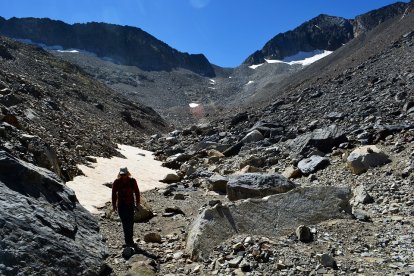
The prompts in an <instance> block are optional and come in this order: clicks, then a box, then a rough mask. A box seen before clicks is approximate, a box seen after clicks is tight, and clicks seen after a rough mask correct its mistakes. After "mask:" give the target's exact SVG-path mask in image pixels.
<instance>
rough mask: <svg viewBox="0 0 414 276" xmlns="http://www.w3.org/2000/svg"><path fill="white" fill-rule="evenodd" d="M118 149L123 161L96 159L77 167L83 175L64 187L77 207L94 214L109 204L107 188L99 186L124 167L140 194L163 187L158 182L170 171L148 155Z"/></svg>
mask: <svg viewBox="0 0 414 276" xmlns="http://www.w3.org/2000/svg"><path fill="white" fill-rule="evenodd" d="M118 147H119V149H118V151H119V152H120V153H121V154H122V155H123V156H125V158H120V157H112V158H103V157H96V160H97V163H93V164H90V165H88V166H86V165H79V166H78V167H79V169H80V170H81V171H82V172H83V173H84V174H85V175H80V176H76V177H75V178H74V179H73V181H69V182H66V185H67V186H68V187H69V188H71V189H72V190H74V191H75V193H76V197H77V198H78V200H79V202H80V204H81V205H82V206H83V207H85V208H86V209H87V210H88V211H90V212H92V213H98V210H97V207H102V206H104V205H105V203H106V202H108V201H111V189H109V188H108V187H106V186H104V185H103V184H104V183H112V182H113V181H114V180H115V179H116V177H117V174H118V172H119V168H121V167H128V170H129V171H130V172H131V174H132V177H135V178H136V179H137V182H138V187H139V190H140V191H141V192H145V191H148V190H151V189H155V188H157V187H159V188H164V187H166V185H165V184H163V183H161V182H159V180H161V179H162V178H163V177H164V176H165V175H167V174H169V173H173V172H174V171H173V170H170V169H167V168H165V167H163V166H162V163H161V162H160V161H157V160H155V159H154V157H153V155H152V152H149V151H145V150H142V149H139V148H135V147H131V146H126V145H118Z"/></svg>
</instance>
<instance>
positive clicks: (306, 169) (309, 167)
mask: <svg viewBox="0 0 414 276" xmlns="http://www.w3.org/2000/svg"><path fill="white" fill-rule="evenodd" d="M328 165H329V159H328V158H326V157H321V156H318V155H312V156H311V157H309V158H306V159H303V160H301V161H300V162H299V163H298V169H299V170H300V171H301V172H302V173H303V174H305V175H308V174H311V173H314V172H316V171H318V170H321V169H324V168H326V167H327V166H328Z"/></svg>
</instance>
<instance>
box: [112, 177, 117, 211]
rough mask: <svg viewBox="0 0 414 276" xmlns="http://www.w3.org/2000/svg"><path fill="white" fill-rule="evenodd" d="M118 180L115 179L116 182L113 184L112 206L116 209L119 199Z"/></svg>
mask: <svg viewBox="0 0 414 276" xmlns="http://www.w3.org/2000/svg"><path fill="white" fill-rule="evenodd" d="M117 184H118V181H116V180H115V181H114V183H113V184H112V208H113V209H114V211H116V207H117V200H118V196H117V193H118V185H117Z"/></svg>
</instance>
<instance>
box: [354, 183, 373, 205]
mask: <svg viewBox="0 0 414 276" xmlns="http://www.w3.org/2000/svg"><path fill="white" fill-rule="evenodd" d="M353 192H354V201H355V202H356V203H362V204H369V203H373V202H374V199H373V198H372V196H371V195H370V194H368V192H367V191H366V190H365V187H364V186H363V185H360V186H358V187H356V188H355V189H354V191H353Z"/></svg>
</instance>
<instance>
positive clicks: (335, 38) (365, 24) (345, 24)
mask: <svg viewBox="0 0 414 276" xmlns="http://www.w3.org/2000/svg"><path fill="white" fill-rule="evenodd" d="M407 6H408V4H407V3H402V2H398V3H395V4H392V5H389V6H386V7H383V8H381V9H377V10H374V11H371V12H368V13H365V14H363V15H360V16H357V17H356V18H355V19H345V18H342V17H337V16H330V15H326V14H320V15H319V16H317V17H315V18H313V19H311V20H309V21H307V22H305V23H303V24H302V25H300V26H299V27H297V28H295V29H294V30H292V31H288V32H285V33H280V34H278V35H276V36H275V37H274V38H272V39H271V40H270V41H269V42H267V43H266V44H265V45H264V47H263V48H262V49H261V50H258V51H256V52H254V53H253V54H252V55H250V56H249V57H248V58H247V59H246V60H245V61H244V64H247V65H254V64H260V63H263V62H265V59H277V60H282V59H283V58H285V57H288V56H292V55H295V54H296V53H298V52H312V51H315V50H329V51H334V50H336V49H338V48H339V47H341V46H342V45H343V44H345V43H347V42H348V41H350V40H351V39H353V38H354V37H356V36H358V35H360V34H361V33H364V32H367V31H369V30H372V29H373V28H375V27H376V26H377V25H379V24H380V23H382V22H384V21H386V20H387V19H390V18H392V17H394V16H396V15H398V14H402V13H404V11H405V10H406V8H407Z"/></svg>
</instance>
